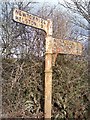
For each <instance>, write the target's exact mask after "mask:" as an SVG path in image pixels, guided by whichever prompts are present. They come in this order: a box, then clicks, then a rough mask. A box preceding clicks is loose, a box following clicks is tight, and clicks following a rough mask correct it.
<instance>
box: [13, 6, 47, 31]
mask: <svg viewBox="0 0 90 120" xmlns="http://www.w3.org/2000/svg"><path fill="white" fill-rule="evenodd" d="M13 20H14V21H16V22H19V23H22V24H25V25H29V26H32V27H35V28H39V29H42V30H44V31H45V32H46V33H47V27H48V21H46V20H44V19H42V18H40V17H37V16H34V15H32V14H28V13H27V12H25V11H22V10H19V9H16V8H15V9H14V10H13Z"/></svg>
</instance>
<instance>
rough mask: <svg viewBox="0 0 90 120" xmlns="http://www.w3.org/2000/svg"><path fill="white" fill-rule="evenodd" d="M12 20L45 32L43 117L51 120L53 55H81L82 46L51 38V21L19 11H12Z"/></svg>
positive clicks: (77, 43)
mask: <svg viewBox="0 0 90 120" xmlns="http://www.w3.org/2000/svg"><path fill="white" fill-rule="evenodd" d="M13 20H14V21H16V22H19V23H22V24H25V25H29V26H32V27H35V28H39V29H42V30H44V31H45V32H46V34H47V37H46V52H45V103H44V117H45V118H49V119H51V109H52V63H53V57H52V55H53V54H57V48H59V49H58V53H61V54H73V55H81V54H82V45H81V43H79V42H73V41H70V40H61V39H56V38H52V21H50V20H44V19H42V18H39V17H37V16H34V15H32V14H28V13H27V12H24V11H21V10H19V9H14V11H13Z"/></svg>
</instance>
